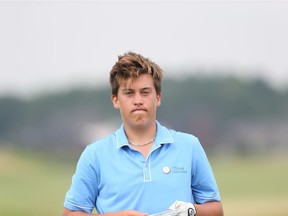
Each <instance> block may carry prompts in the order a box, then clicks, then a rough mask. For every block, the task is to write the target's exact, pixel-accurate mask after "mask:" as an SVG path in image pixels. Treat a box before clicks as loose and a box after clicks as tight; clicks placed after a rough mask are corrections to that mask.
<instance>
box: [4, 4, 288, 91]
mask: <svg viewBox="0 0 288 216" xmlns="http://www.w3.org/2000/svg"><path fill="white" fill-rule="evenodd" d="M129 50H130V51H135V52H139V53H141V54H143V55H144V56H145V57H149V58H151V59H152V60H153V61H155V62H156V63H158V64H159V65H160V66H161V67H162V68H163V69H164V70H165V71H166V76H172V75H173V74H171V72H170V71H177V72H178V74H177V75H176V76H184V75H185V73H184V71H187V70H185V69H189V71H190V72H191V71H196V70H197V69H203V70H205V71H207V73H212V72H213V73H215V74H216V73H220V71H224V72H225V73H226V74H227V73H230V71H233V74H234V75H237V76H241V77H248V78H251V77H257V76H259V77H261V78H263V79H267V80H269V82H271V83H273V85H284V84H285V85H288V1H183V2H181V1H170V2H165V1H146V2H145V1H130V2H128V1H0V96H1V95H4V94H8V93H9V94H18V95H31V94H32V95H33V94H35V93H37V92H44V91H58V90H62V89H65V88H67V87H69V86H71V85H78V86H79V85H87V86H92V85H95V86H97V85H103V83H105V84H107V85H108V73H109V71H110V69H111V67H112V65H113V64H114V63H115V61H116V60H117V56H118V55H120V54H123V53H125V52H127V51H129ZM181 71H183V73H180V72H181ZM215 71H218V72H215ZM213 73H212V74H213ZM174 75H175V74H174Z"/></svg>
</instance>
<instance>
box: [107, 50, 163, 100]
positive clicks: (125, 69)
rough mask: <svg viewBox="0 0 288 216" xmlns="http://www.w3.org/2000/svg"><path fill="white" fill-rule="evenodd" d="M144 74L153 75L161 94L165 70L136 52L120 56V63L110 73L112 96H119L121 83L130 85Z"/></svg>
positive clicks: (155, 84) (156, 87)
mask: <svg viewBox="0 0 288 216" xmlns="http://www.w3.org/2000/svg"><path fill="white" fill-rule="evenodd" d="M142 74H151V76H152V78H153V80H154V86H155V89H156V92H157V94H160V93H161V81H162V78H163V70H162V69H161V68H160V67H159V66H158V65H157V64H156V63H154V62H152V61H151V60H150V59H148V58H145V57H143V56H142V55H140V54H137V53H134V52H127V53H125V54H124V55H122V56H118V61H117V62H116V63H115V65H114V66H113V67H112V69H111V71H110V85H111V90H112V95H115V96H117V94H118V90H119V86H120V84H121V83H123V82H124V83H125V85H129V84H130V83H131V82H132V80H133V79H134V78H137V77H139V76H140V75H142Z"/></svg>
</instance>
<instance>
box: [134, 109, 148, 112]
mask: <svg viewBox="0 0 288 216" xmlns="http://www.w3.org/2000/svg"><path fill="white" fill-rule="evenodd" d="M132 112H146V109H143V108H137V109H133V110H132Z"/></svg>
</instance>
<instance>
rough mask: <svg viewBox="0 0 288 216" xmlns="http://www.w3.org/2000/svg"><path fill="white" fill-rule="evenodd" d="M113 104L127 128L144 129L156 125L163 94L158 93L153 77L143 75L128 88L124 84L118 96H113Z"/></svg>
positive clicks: (121, 85)
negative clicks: (157, 111)
mask: <svg viewBox="0 0 288 216" xmlns="http://www.w3.org/2000/svg"><path fill="white" fill-rule="evenodd" d="M112 102H113V105H114V107H115V108H116V109H119V110H120V113H121V117H122V120H123V123H124V125H125V126H126V127H130V128H134V129H135V128H143V127H149V126H150V125H151V124H155V120H156V110H157V107H158V106H160V104H161V94H157V93H156V90H155V87H154V82H153V78H152V76H151V75H149V74H143V75H141V76H139V77H137V78H134V79H133V80H132V82H131V84H130V85H128V86H127V85H125V82H124V83H123V82H122V83H121V84H120V87H119V91H118V95H117V96H112Z"/></svg>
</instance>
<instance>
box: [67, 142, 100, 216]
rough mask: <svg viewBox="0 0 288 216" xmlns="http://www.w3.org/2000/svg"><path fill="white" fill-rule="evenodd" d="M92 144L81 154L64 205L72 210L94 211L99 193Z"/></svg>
mask: <svg viewBox="0 0 288 216" xmlns="http://www.w3.org/2000/svg"><path fill="white" fill-rule="evenodd" d="M92 155H93V151H92V148H91V147H90V146H88V147H86V149H85V150H84V151H83V153H82V154H81V156H80V158H79V161H78V163H77V167H76V171H75V173H74V175H73V178H72V184H71V186H70V189H69V190H68V192H67V193H66V196H65V202H64V207H65V208H67V209H70V210H72V211H83V212H86V213H92V211H93V209H94V207H95V202H96V197H97V193H98V186H97V185H98V184H97V172H96V167H95V164H96V163H95V157H92Z"/></svg>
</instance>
